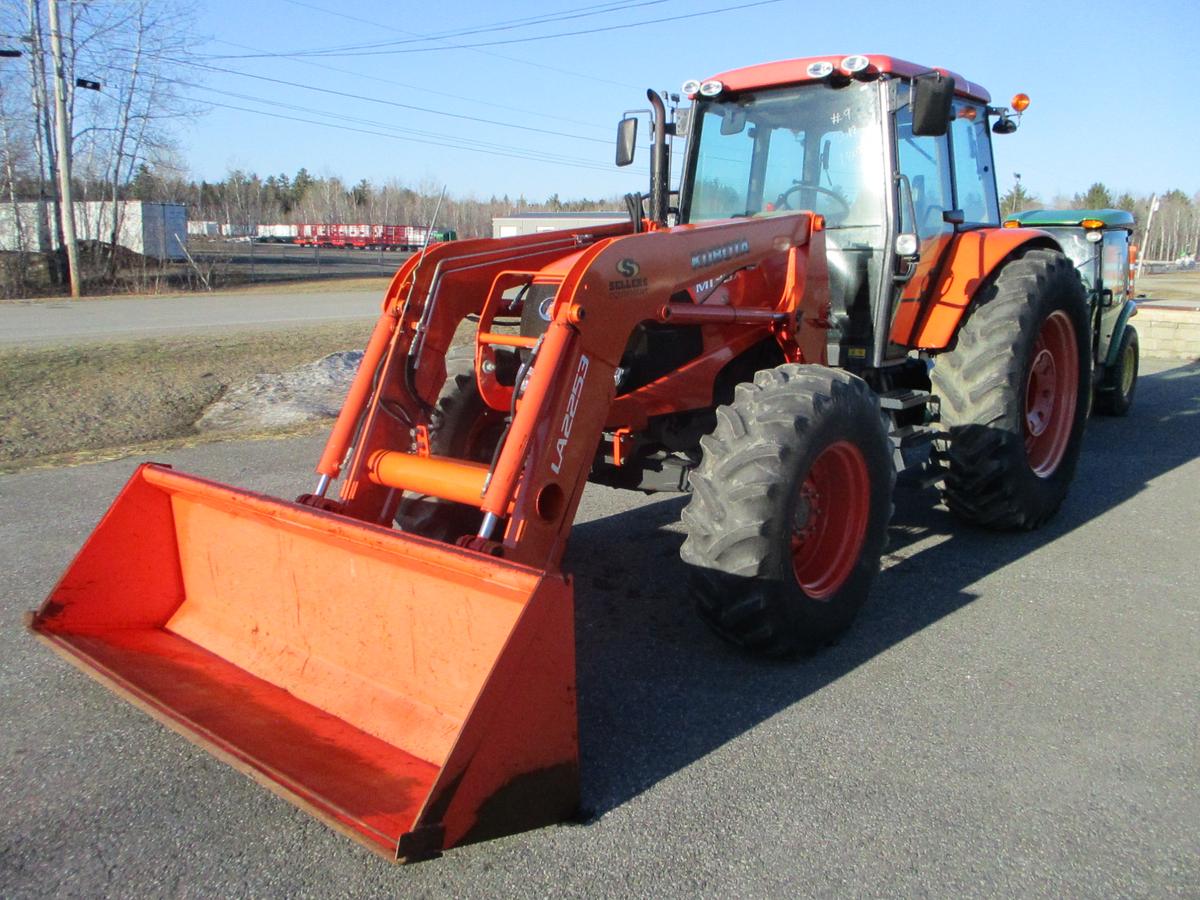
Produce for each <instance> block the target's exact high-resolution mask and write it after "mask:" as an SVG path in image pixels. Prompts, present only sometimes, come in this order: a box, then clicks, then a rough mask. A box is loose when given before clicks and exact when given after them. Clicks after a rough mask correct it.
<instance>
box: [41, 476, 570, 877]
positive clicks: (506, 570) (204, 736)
mask: <svg viewBox="0 0 1200 900" xmlns="http://www.w3.org/2000/svg"><path fill="white" fill-rule="evenodd" d="M30 626H31V628H32V629H33V630H34V631H35V632H36V633H37V635H38V636H40V637H41V638H43V639H44V640H46V641H48V642H49V643H50V644H51V645H53V646H54V647H55V649H57V650H58V651H59V652H61V653H63V654H64V655H65V656H66V657H67V658H68V659H70V660H71V661H72V662H74V663H75V664H76V665H78V666H80V667H81V668H82V669H83V670H84V671H86V672H87V673H88V674H90V675H92V676H93V677H95V678H97V679H99V680H100V681H102V682H104V683H106V684H107V685H108V686H110V687H112V688H113V689H115V690H116V691H117V692H118V693H121V694H123V695H124V696H125V697H126V698H127V699H130V700H131V701H133V702H134V703H135V704H137V705H138V706H140V707H142V708H143V709H145V710H147V711H148V712H150V713H151V714H152V715H154V716H155V717H157V718H158V719H160V720H162V721H163V722H165V723H166V724H168V725H170V726H171V727H173V728H175V729H176V730H178V731H180V732H182V733H183V734H184V735H186V736H187V737H188V738H189V739H191V740H193V741H195V742H196V743H198V744H200V745H202V746H204V747H206V748H207V749H209V750H210V751H212V752H213V753H214V754H216V755H217V756H218V757H220V758H222V759H224V760H225V761H226V762H228V763H230V764H232V765H234V766H235V767H237V768H239V769H241V770H243V771H245V772H246V773H247V774H249V775H251V776H252V777H253V778H255V779H256V780H258V781H260V782H262V783H263V784H265V785H266V786H267V787H269V788H271V789H272V790H274V791H276V792H277V793H279V794H282V795H283V796H285V797H287V798H288V799H290V800H292V801H293V802H295V803H296V804H298V805H299V806H301V807H303V808H305V809H307V810H308V811H310V812H312V813H314V814H316V815H318V816H320V817H321V818H323V819H325V820H326V821H327V822H328V823H330V824H332V825H334V826H335V827H337V828H339V829H341V830H343V831H346V832H348V833H349V834H350V835H351V836H353V837H355V838H357V839H359V840H361V841H362V842H364V843H365V844H367V845H368V846H370V847H372V848H373V849H375V850H378V851H380V852H382V853H385V854H386V855H388V856H390V857H393V858H398V859H404V860H412V859H419V858H423V857H427V856H432V855H436V854H437V853H438V852H439V851H440V850H442V849H443V848H446V847H451V846H454V845H457V844H462V843H467V842H470V841H474V840H482V839H485V838H489V837H495V836H498V835H501V834H508V833H512V832H516V831H522V830H525V829H527V828H533V827H537V826H539V825H544V824H548V823H551V822H556V821H561V820H562V819H564V818H566V817H568V816H570V815H572V814H573V813H574V811H575V807H576V804H577V801H578V741H577V731H576V728H577V726H576V714H575V651H574V625H573V608H572V592H571V587H570V585H569V583H567V582H566V581H565V580H564V579H563V578H562V577H561V576H557V575H548V574H547V573H545V572H541V571H538V570H536V569H531V568H527V567H524V566H519V565H515V564H512V563H508V562H504V561H502V560H499V559H495V558H492V557H489V556H486V555H483V554H480V553H476V552H474V551H470V550H464V549H459V548H457V547H452V546H448V545H444V544H439V543H436V542H433V541H428V540H425V539H422V538H419V537H413V536H411V535H406V534H401V533H398V532H395V531H392V530H391V529H387V528H381V527H376V526H372V525H367V524H363V523H362V522H359V521H356V520H354V519H349V518H347V517H344V516H340V515H336V514H333V513H328V512H323V511H320V510H315V509H312V508H309V507H306V506H301V505H298V504H293V503H286V502H282V501H279V500H274V499H271V498H268V497H264V496H261V495H258V494H253V493H250V492H248V491H242V490H237V489H234V488H230V487H226V486H224V485H220V484H217V483H214V482H210V481H205V480H203V479H200V478H195V477H192V476H188V475H182V474H179V473H176V472H173V471H171V470H170V469H168V468H165V467H162V466H157V465H144V466H142V467H141V468H139V469H138V471H137V472H136V473H135V474H134V475H133V477H132V478H131V479H130V481H129V483H128V484H127V485H126V486H125V488H124V489H123V490H122V492H121V494H120V496H118V498H117V500H116V501H115V502H114V503H113V505H112V507H111V509H109V511H108V513H107V514H106V515H105V517H104V518H103V520H102V521H101V522H100V524H99V526H97V528H96V531H95V532H94V533H93V534H92V536H91V537H90V538H89V539H88V541H87V543H86V544H84V546H83V549H82V550H80V552H79V555H78V556H77V557H76V558H75V560H74V562H72V564H71V566H70V568H68V570H67V572H66V574H65V575H63V577H62V579H61V581H60V582H59V583H58V585H57V586H56V587H55V588H54V590H53V592H52V593H51V594H50V596H49V597H48V598H47V599H46V601H45V603H44V604H43V605H42V607H41V609H40V610H38V611H37V612H36V613H34V614H33V615H32V617H31V622H30Z"/></svg>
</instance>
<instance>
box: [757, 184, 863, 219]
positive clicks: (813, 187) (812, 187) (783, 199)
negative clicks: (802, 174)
mask: <svg viewBox="0 0 1200 900" xmlns="http://www.w3.org/2000/svg"><path fill="white" fill-rule="evenodd" d="M797 191H816V192H817V193H818V194H825V195H826V196H829V197H832V198H833V199H834V200H836V201H837V202H838V203H839V204H841V207H842V209H841V214H842V215H843V216H846V215H849V214H850V204H849V203H848V202H847V201H846V198H845V197H843V196H842V195H841V194H839V193H838V192H837V191H835V190H831V189H830V188H823V187H821V186H820V185H819V184H808V183H807V182H803V181H797V182H796V183H795V184H793V185H792V186H791V187H790V188H788V189H787V190H786V191H784V192H783V193H782V194H780V195H779V199H777V200H776V201H775V208H776V209H791V206H789V205H788V197H790V196H791V195H792V194H794V193H796V192H797Z"/></svg>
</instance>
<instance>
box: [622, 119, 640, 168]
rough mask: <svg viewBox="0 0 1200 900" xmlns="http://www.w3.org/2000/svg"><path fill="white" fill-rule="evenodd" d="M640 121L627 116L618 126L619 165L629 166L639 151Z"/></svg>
mask: <svg viewBox="0 0 1200 900" xmlns="http://www.w3.org/2000/svg"><path fill="white" fill-rule="evenodd" d="M637 130H638V120H637V119H636V118H634V117H633V116H626V117H625V118H624V119H622V120H621V121H620V122H619V123H618V124H617V165H618V166H627V165H629V164H630V163H631V162H633V154H634V151H635V150H636V149H637Z"/></svg>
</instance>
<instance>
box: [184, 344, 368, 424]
mask: <svg viewBox="0 0 1200 900" xmlns="http://www.w3.org/2000/svg"><path fill="white" fill-rule="evenodd" d="M362 356H363V355H362V351H361V350H345V351H342V352H340V353H331V354H329V355H328V356H325V357H322V358H321V359H318V360H317V361H316V362H312V363H308V364H306V365H303V366H297V367H296V368H294V369H289V370H288V371H286V372H281V373H279V374H276V375H255V376H254V377H253V378H251V379H250V380H249V381H246V382H244V383H243V384H241V385H238V386H237V387H235V388H232V389H230V390H229V391H227V392H226V393H225V395H224V396H222V397H221V399H219V400H217V401H216V402H215V403H213V404H212V405H211V406H209V407H208V408H207V409H206V410H205V411H204V414H203V415H202V416H200V418H199V419H198V420H197V421H196V428H197V430H199V431H233V430H237V431H253V430H259V429H268V428H287V427H291V426H295V425H302V424H304V423H305V422H311V421H313V420H316V419H326V418H331V417H333V416H336V415H337V414H338V410H340V409H341V408H342V401H343V400H344V399H345V397H346V391H347V390H349V388H350V382H351V381H352V380H353V378H354V373H355V372H356V371H357V370H358V364H359V361H360V360H361V359H362Z"/></svg>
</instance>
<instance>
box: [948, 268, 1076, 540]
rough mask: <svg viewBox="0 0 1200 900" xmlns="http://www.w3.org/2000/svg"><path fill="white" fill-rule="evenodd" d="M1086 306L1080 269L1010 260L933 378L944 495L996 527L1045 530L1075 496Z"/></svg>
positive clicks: (954, 506)
mask: <svg viewBox="0 0 1200 900" xmlns="http://www.w3.org/2000/svg"><path fill="white" fill-rule="evenodd" d="M1089 335H1090V326H1089V319H1088V310H1087V298H1086V296H1085V294H1084V290H1083V284H1082V283H1081V282H1080V280H1079V276H1078V275H1077V274H1076V272H1075V269H1074V267H1073V266H1072V265H1071V262H1070V261H1069V260H1068V259H1067V258H1066V257H1065V256H1063V255H1062V254H1061V253H1058V252H1057V251H1052V250H1031V251H1029V252H1028V253H1026V254H1025V255H1024V256H1021V257H1019V258H1016V259H1013V260H1011V261H1010V262H1008V263H1005V264H1004V266H1003V268H1002V269H1001V270H1000V272H999V273H998V275H997V276H996V277H995V278H994V279H993V281H992V282H991V283H990V285H988V286H987V287H985V288H984V290H983V291H982V292H981V296H980V297H979V299H978V301H977V302H976V304H975V306H973V308H972V309H971V311H970V313H969V315H968V318H967V320H966V321H965V322H964V323H963V325H962V326H961V327H960V329H959V332H958V336H957V338H956V343H955V346H954V349H953V350H950V351H948V352H944V353H941V354H939V355H938V357H937V361H936V363H935V365H934V367H933V370H932V372H931V373H930V377H931V380H932V382H933V389H934V392H935V393H936V394H937V396H938V398H939V400H940V403H941V421H942V427H943V428H944V429H945V431H946V432H947V437H948V447H947V449H946V452H945V460H946V463H947V471H946V478H945V483H944V485H943V489H942V497H943V500H944V501H945V503H946V506H947V507H949V509H950V510H951V512H953V513H954V514H955V515H957V516H958V517H959V518H961V519H964V520H966V521H968V522H971V523H973V524H976V525H981V526H985V527H989V528H996V529H1029V528H1037V527H1038V526H1039V525H1041V524H1042V523H1044V522H1045V521H1046V520H1047V519H1049V518H1050V517H1051V516H1053V515H1054V513H1055V512H1056V511H1057V510H1058V508H1059V507H1060V506H1061V505H1062V502H1063V500H1064V499H1065V498H1066V495H1067V490H1068V489H1069V487H1070V485H1071V479H1072V477H1073V476H1074V474H1075V465H1076V462H1077V461H1078V459H1079V450H1080V445H1081V442H1082V439H1083V430H1084V426H1085V423H1086V420H1087V413H1088V399H1089V397H1090V393H1091V348H1090V342H1089Z"/></svg>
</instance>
